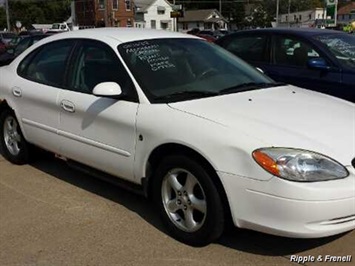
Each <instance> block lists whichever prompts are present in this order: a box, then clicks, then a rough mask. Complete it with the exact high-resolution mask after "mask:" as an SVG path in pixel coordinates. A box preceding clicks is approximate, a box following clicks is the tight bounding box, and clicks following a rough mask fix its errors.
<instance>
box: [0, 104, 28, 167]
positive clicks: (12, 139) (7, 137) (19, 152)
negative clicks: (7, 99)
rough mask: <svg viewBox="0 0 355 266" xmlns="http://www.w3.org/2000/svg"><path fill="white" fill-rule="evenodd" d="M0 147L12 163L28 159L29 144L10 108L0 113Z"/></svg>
mask: <svg viewBox="0 0 355 266" xmlns="http://www.w3.org/2000/svg"><path fill="white" fill-rule="evenodd" d="M0 148H1V151H2V153H3V155H4V157H5V158H6V159H7V160H9V161H10V162H12V163H14V164H19V165H21V164H25V163H27V162H28V159H29V144H28V143H27V141H26V140H25V138H24V137H23V134H22V132H21V128H20V125H19V123H18V121H17V118H16V116H15V114H14V112H12V111H11V110H8V109H7V110H5V111H3V112H2V113H1V114H0Z"/></svg>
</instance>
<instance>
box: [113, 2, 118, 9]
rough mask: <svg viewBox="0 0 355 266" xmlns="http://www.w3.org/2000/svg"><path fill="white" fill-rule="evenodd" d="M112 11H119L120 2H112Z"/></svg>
mask: <svg viewBox="0 0 355 266" xmlns="http://www.w3.org/2000/svg"><path fill="white" fill-rule="evenodd" d="M112 9H115V10H117V9H118V0H112Z"/></svg>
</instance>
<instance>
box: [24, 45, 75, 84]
mask: <svg viewBox="0 0 355 266" xmlns="http://www.w3.org/2000/svg"><path fill="white" fill-rule="evenodd" d="M74 42H75V41H74V40H64V41H57V42H52V43H49V44H47V45H44V46H43V47H41V48H39V49H37V50H35V51H33V52H32V53H31V54H30V55H28V56H27V57H26V58H25V59H24V60H23V61H22V62H21V63H20V65H19V67H18V74H19V75H20V76H21V77H23V78H25V79H29V80H32V81H35V82H38V83H42V84H45V85H50V86H54V87H63V84H64V73H65V69H66V65H67V61H68V59H69V55H70V52H71V50H72V47H73V45H74Z"/></svg>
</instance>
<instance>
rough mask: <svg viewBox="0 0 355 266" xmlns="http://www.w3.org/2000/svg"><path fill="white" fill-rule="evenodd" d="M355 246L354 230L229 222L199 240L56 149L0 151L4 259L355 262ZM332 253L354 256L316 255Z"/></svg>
mask: <svg viewBox="0 0 355 266" xmlns="http://www.w3.org/2000/svg"><path fill="white" fill-rule="evenodd" d="M354 247H355V231H353V232H350V233H346V234H343V235H340V236H335V237H329V238H323V239H313V240H310V239H308V240H307V239H306V240H305V239H303V240H302V239H287V238H281V237H274V236H270V235H266V234H261V233H256V232H252V231H247V230H230V231H228V232H226V233H225V234H224V236H223V237H222V238H221V239H220V240H219V242H217V243H214V244H211V245H209V246H207V247H203V248H193V247H190V246H186V245H184V244H181V243H179V242H177V241H175V240H174V239H172V238H170V237H169V236H168V235H167V234H166V232H165V230H164V228H163V226H162V224H161V223H160V221H159V217H157V215H156V214H155V211H154V208H153V205H152V204H151V203H150V202H149V201H147V200H146V199H145V198H143V197H141V196H138V195H135V194H132V193H130V192H127V191H125V190H123V189H121V188H117V187H113V186H112V185H110V184H108V183H105V182H103V181H101V180H97V179H95V178H93V177H90V176H88V175H85V174H82V173H80V172H78V171H76V170H73V169H71V168H69V167H68V166H67V165H66V164H65V163H64V162H62V161H60V160H57V159H54V158H52V157H51V156H48V157H46V158H41V159H39V160H38V161H36V162H35V163H33V164H31V165H25V166H15V165H11V164H10V163H9V162H7V161H5V159H3V158H2V157H1V156H0V265H5V266H7V265H9V266H12V265H184V264H189V265H298V263H297V262H294V261H293V262H291V261H290V258H291V256H296V255H298V256H307V257H306V258H308V259H310V260H312V259H315V262H306V263H304V264H302V265H322V264H326V265H339V264H341V265H355V249H354ZM326 255H331V256H343V255H344V256H346V255H351V256H352V261H351V262H343V263H324V261H323V263H321V262H317V258H319V256H321V258H323V259H324V258H325V256H326ZM293 258H295V257H293ZM298 258H300V257H298ZM302 258H303V257H302Z"/></svg>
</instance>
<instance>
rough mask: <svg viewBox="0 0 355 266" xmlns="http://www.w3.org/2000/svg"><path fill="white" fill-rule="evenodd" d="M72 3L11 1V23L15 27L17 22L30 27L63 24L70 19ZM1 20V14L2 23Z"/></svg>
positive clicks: (67, 0) (53, 0) (41, 0)
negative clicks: (55, 23) (33, 25)
mask: <svg viewBox="0 0 355 266" xmlns="http://www.w3.org/2000/svg"><path fill="white" fill-rule="evenodd" d="M70 2H71V1H70V0H26V1H23V0H9V12H10V23H11V25H12V27H14V25H15V23H16V21H21V23H22V25H23V26H25V27H29V26H30V25H31V24H52V23H54V22H63V21H65V20H67V19H68V18H69V17H70ZM1 18H2V17H1V13H0V23H1V21H2V20H1ZM5 20H6V19H5ZM5 24H6V23H5ZM0 25H1V24H0Z"/></svg>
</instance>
